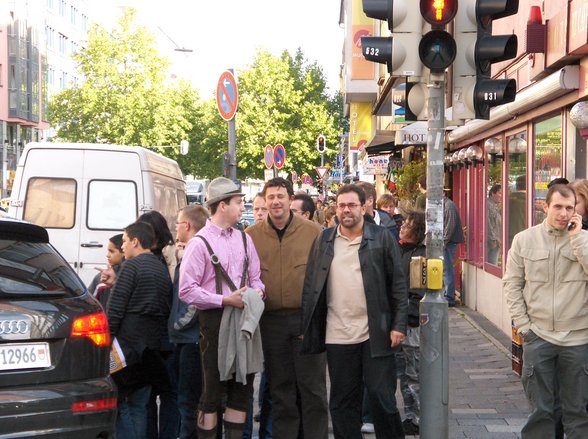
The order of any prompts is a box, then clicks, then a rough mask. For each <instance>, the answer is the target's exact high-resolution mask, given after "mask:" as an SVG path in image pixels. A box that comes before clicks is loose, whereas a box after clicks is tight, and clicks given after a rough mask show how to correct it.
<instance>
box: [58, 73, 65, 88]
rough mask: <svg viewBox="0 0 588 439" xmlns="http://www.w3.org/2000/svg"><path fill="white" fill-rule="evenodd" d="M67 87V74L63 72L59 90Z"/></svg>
mask: <svg viewBox="0 0 588 439" xmlns="http://www.w3.org/2000/svg"><path fill="white" fill-rule="evenodd" d="M66 87H67V72H61V76H60V77H59V88H60V89H61V90H63V89H64V88H66Z"/></svg>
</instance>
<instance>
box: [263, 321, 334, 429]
mask: <svg viewBox="0 0 588 439" xmlns="http://www.w3.org/2000/svg"><path fill="white" fill-rule="evenodd" d="M260 327H261V340H262V343H263V353H264V357H265V367H266V372H267V374H268V379H269V383H270V393H271V395H272V404H273V407H272V416H273V420H272V421H273V431H272V434H273V436H274V437H275V438H279V439H297V438H298V437H299V435H298V431H299V428H300V424H302V429H303V433H304V439H327V438H328V434H329V431H328V429H329V428H328V427H329V412H328V408H327V384H326V375H327V365H326V356H325V354H324V353H323V354H317V355H301V354H300V345H301V343H302V339H301V338H300V313H299V312H294V313H286V314H281V313H265V314H264V315H263V317H262V318H261V322H260ZM297 391H298V392H299V394H300V412H299V410H298V406H297V404H296V394H297ZM300 415H301V416H302V423H301V422H300Z"/></svg>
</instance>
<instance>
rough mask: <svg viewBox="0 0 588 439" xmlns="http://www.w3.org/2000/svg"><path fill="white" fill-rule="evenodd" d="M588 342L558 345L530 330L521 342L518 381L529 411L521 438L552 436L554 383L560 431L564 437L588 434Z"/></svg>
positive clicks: (583, 436) (531, 438) (575, 437)
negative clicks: (520, 365)
mask: <svg viewBox="0 0 588 439" xmlns="http://www.w3.org/2000/svg"><path fill="white" fill-rule="evenodd" d="M587 364H588V344H585V345H580V346H558V345H554V344H552V343H549V342H548V341H545V340H543V339H542V338H540V337H538V336H537V335H536V334H534V333H533V332H532V331H530V332H529V333H528V334H527V336H526V337H525V341H524V345H523V374H522V381H523V387H524V389H525V394H526V395H527V398H528V399H529V401H530V403H531V407H532V412H531V414H530V415H529V418H528V419H527V423H526V424H525V426H524V427H523V429H522V431H521V433H522V437H523V439H548V438H549V439H551V438H554V437H555V429H556V421H557V419H556V416H555V413H554V412H555V410H554V406H555V401H556V394H555V392H556V389H557V385H556V384H555V383H556V381H557V380H559V400H560V404H561V410H562V419H563V425H564V431H565V434H566V437H567V438H568V439H580V438H587V437H588V414H587V413H586V406H587V404H588V367H587V366H586V365H587Z"/></svg>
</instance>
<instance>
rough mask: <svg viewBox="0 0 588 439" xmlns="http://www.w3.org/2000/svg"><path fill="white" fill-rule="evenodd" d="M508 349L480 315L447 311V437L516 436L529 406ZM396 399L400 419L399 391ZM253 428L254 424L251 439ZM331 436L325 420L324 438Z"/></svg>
mask: <svg viewBox="0 0 588 439" xmlns="http://www.w3.org/2000/svg"><path fill="white" fill-rule="evenodd" d="M510 347H511V340H510V337H509V336H507V335H506V334H504V333H503V332H502V331H501V330H500V329H498V328H497V327H496V326H494V325H493V324H492V323H490V322H489V321H488V320H487V319H486V318H485V317H484V316H483V315H481V314H480V313H477V312H476V311H472V310H470V309H468V308H466V307H456V308H449V357H450V358H449V439H462V438H469V439H506V438H508V439H511V438H520V437H521V435H520V431H521V428H522V426H523V425H524V423H525V421H526V418H527V415H528V414H529V412H530V408H529V404H528V403H527V399H526V397H525V394H524V392H523V386H522V385H521V381H520V378H519V377H518V376H517V375H515V374H514V373H513V372H512V370H511V359H510ZM327 386H328V383H327ZM254 388H255V389H256V390H257V386H255V387H254ZM396 400H397V401H398V406H399V408H400V412H401V415H403V408H402V405H403V404H402V396H401V394H400V392H399V391H398V392H397V394H396ZM258 427H259V424H258V423H255V424H254V438H256V437H257V429H258ZM363 436H364V439H375V437H376V436H375V434H367V433H366V434H364V435H363ZM333 437H334V436H333V433H332V426H331V424H330V422H329V439H332V438H333ZM406 438H407V439H412V438H418V436H406Z"/></svg>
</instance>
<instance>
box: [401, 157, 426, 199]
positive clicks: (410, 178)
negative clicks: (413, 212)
mask: <svg viewBox="0 0 588 439" xmlns="http://www.w3.org/2000/svg"><path fill="white" fill-rule="evenodd" d="M426 173H427V162H426V161H425V160H421V161H419V162H408V163H407V164H406V165H404V166H403V167H402V168H401V169H400V170H399V171H398V181H396V187H397V192H398V197H399V198H400V199H401V200H408V201H410V202H411V203H413V202H414V201H415V199H416V197H417V195H418V194H420V192H419V190H418V187H417V180H418V178H419V177H420V176H421V175H424V174H426Z"/></svg>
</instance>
